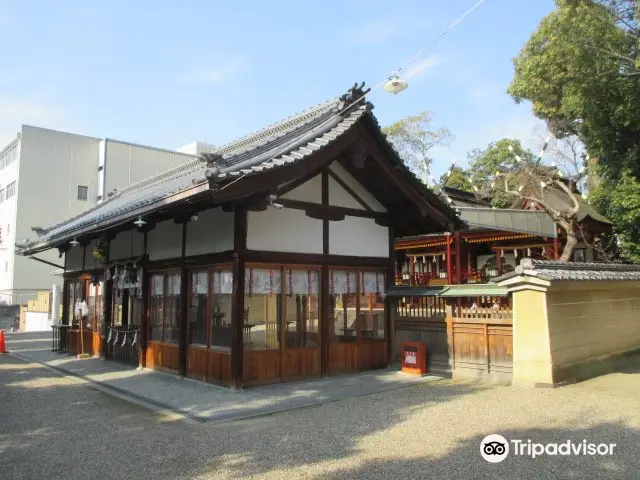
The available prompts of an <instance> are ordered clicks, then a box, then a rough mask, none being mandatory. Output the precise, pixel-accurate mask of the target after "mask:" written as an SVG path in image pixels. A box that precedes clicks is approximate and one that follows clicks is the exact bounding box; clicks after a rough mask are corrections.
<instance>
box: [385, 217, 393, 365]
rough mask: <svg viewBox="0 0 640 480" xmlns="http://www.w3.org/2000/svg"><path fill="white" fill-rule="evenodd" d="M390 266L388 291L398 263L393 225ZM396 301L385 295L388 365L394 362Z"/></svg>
mask: <svg viewBox="0 0 640 480" xmlns="http://www.w3.org/2000/svg"><path fill="white" fill-rule="evenodd" d="M388 230H389V266H388V267H387V275H386V278H385V285H384V291H385V292H386V291H388V290H389V288H391V287H392V286H393V285H394V283H395V279H394V275H395V265H396V251H395V249H394V248H393V244H394V237H395V234H394V231H393V227H389V229H388ZM393 307H394V303H393V302H392V301H391V299H390V298H389V297H388V296H386V295H385V297H384V322H385V330H386V335H385V339H386V341H387V365H391V364H392V363H393V345H394V342H395V334H396V331H395V324H394V322H393V319H394V318H395V315H394V312H393Z"/></svg>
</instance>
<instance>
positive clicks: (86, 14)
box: [0, 0, 553, 173]
mask: <svg viewBox="0 0 640 480" xmlns="http://www.w3.org/2000/svg"><path fill="white" fill-rule="evenodd" d="M474 3H475V0H422V1H420V0H411V1H395V2H391V1H388V0H387V1H377V0H369V1H366V2H365V1H355V0H342V1H340V0H331V1H329V0H325V1H320V0H306V1H300V0H297V1H294V0H271V1H258V0H252V1H244V2H237V1H221V0H216V1H205V0H201V1H195V0H183V1H181V2H177V1H170V0H163V1H150V0H137V1H135V2H132V1H121V0H110V1H99V0H96V1H91V2H86V1H72V0H68V1H64V0H61V1H56V2H45V1H42V0H39V1H35V0H19V1H7V0H0V32H1V33H0V59H1V61H0V145H3V144H4V143H6V141H8V140H9V139H10V138H11V137H13V136H14V135H15V132H17V131H18V130H19V128H20V125H21V124H22V123H29V124H35V125H38V126H43V127H48V128H56V129H57V128H59V129H65V130H68V131H72V132H74V133H82V134H86V135H92V136H96V137H110V138H117V139H121V140H127V141H132V142H136V143H141V144H147V145H154V146H159V147H165V148H172V149H173V148H178V147H180V146H182V145H184V144H186V143H189V142H191V141H194V140H201V141H206V142H210V143H214V144H222V143H225V142H228V141H231V140H233V139H234V138H236V137H238V136H241V135H244V134H246V133H249V132H251V131H253V130H256V129H259V128H261V127H263V126H264V125H266V124H268V123H271V122H275V121H278V120H279V119H281V118H283V117H285V116H288V115H291V114H293V113H295V112H298V111H300V110H303V109H305V108H307V107H309V106H311V105H313V104H315V103H319V102H322V101H324V100H326V99H328V98H331V97H334V96H337V95H340V94H342V93H344V91H346V89H347V88H348V87H349V86H350V85H352V84H353V82H355V81H361V80H365V81H366V82H367V84H369V85H375V84H378V83H379V82H380V81H381V80H383V79H384V78H385V77H386V76H387V75H388V74H389V73H390V72H391V71H393V70H394V69H395V68H397V67H398V66H400V65H401V64H403V63H404V62H406V61H407V60H408V59H409V58H411V57H412V56H413V55H414V54H415V53H416V52H417V51H418V50H419V49H420V48H421V47H422V46H423V45H424V44H426V43H427V42H428V41H429V40H431V39H433V38H434V37H435V36H436V35H438V33H440V32H441V31H442V30H443V29H444V28H446V27H447V26H448V25H449V24H450V23H451V22H453V21H454V20H455V19H456V18H458V17H459V16H460V15H461V14H462V13H463V12H464V11H466V10H467V9H468V8H469V7H471V5H473V4H474ZM552 9H553V1H552V0H518V1H514V0H486V2H485V3H484V4H483V5H482V6H481V7H479V8H478V9H477V10H476V11H475V12H474V13H473V14H471V15H470V16H469V17H467V18H466V19H465V20H464V21H463V22H462V23H461V24H459V25H458V27H457V28H456V29H455V30H453V31H451V32H449V33H448V34H447V35H446V36H445V37H444V38H443V39H441V40H440V41H439V42H438V43H437V44H436V45H435V46H433V47H432V48H429V49H428V50H427V51H426V52H425V53H424V54H423V56H422V57H420V58H419V59H418V60H417V61H416V62H415V63H414V64H413V65H411V66H410V67H408V68H407V69H406V72H405V73H408V74H409V76H410V77H411V78H410V79H409V82H410V87H409V89H407V90H406V91H405V92H403V93H402V94H400V95H398V96H393V95H390V94H388V93H386V92H384V91H383V90H378V91H376V92H374V93H373V94H372V95H371V96H370V100H371V101H372V102H373V103H374V104H375V107H376V108H375V110H374V113H375V114H376V116H377V117H378V119H379V121H380V123H381V124H382V125H386V124H389V123H392V122H394V121H396V120H398V119H400V118H402V117H404V116H407V115H411V114H415V113H418V112H421V111H425V110H427V111H431V112H433V113H434V115H435V123H436V125H437V126H439V125H443V126H447V127H448V128H449V129H450V130H451V131H452V133H453V134H454V135H455V137H456V138H455V141H454V142H453V144H452V145H451V147H449V148H445V149H440V150H438V151H437V152H436V153H437V155H436V162H435V164H434V172H435V173H440V172H442V171H443V170H445V169H446V168H447V167H448V165H449V164H450V162H451V160H452V159H453V158H456V159H458V161H463V160H464V159H465V157H466V153H467V152H468V151H469V150H471V149H472V148H474V147H484V146H486V145H487V144H488V143H489V142H491V141H494V140H497V139H499V138H502V137H505V136H509V137H516V138H520V139H521V140H522V141H524V142H525V143H527V144H532V143H535V138H537V137H540V136H544V133H543V132H544V129H543V128H542V126H541V124H540V122H538V121H537V120H536V119H535V118H534V117H533V116H532V115H531V113H530V110H531V109H530V105H528V104H526V103H525V104H521V105H516V104H515V103H514V102H513V100H512V99H511V98H510V97H509V96H508V95H507V94H506V93H505V90H506V88H507V86H508V84H509V82H510V81H511V78H512V74H513V67H512V63H511V59H512V58H513V57H514V56H515V55H516V54H517V53H518V51H519V50H520V48H521V47H522V45H523V44H524V42H525V41H526V40H527V39H528V38H529V36H530V35H531V33H532V32H533V31H534V30H535V29H536V27H537V25H538V23H539V21H540V20H541V19H542V18H543V17H544V16H545V15H546V14H547V13H549V12H550V11H551V10H552Z"/></svg>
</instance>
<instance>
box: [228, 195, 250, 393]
mask: <svg viewBox="0 0 640 480" xmlns="http://www.w3.org/2000/svg"><path fill="white" fill-rule="evenodd" d="M233 247H234V252H233V267H232V270H233V291H232V294H231V303H232V307H231V374H232V377H233V382H234V384H235V387H236V388H241V387H242V381H243V374H244V361H243V360H244V340H243V327H244V270H245V255H246V251H247V210H246V208H243V207H241V206H238V207H237V208H236V210H235V212H234V232H233Z"/></svg>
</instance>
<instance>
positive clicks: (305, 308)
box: [284, 269, 320, 348]
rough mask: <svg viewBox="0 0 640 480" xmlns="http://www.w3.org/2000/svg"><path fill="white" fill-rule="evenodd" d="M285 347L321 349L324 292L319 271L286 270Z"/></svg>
mask: <svg viewBox="0 0 640 480" xmlns="http://www.w3.org/2000/svg"><path fill="white" fill-rule="evenodd" d="M284 272H285V278H284V282H285V289H284V290H285V297H284V312H285V313H284V329H285V337H284V338H285V347H287V348H301V347H317V346H319V344H320V343H319V341H318V340H319V337H318V335H319V327H320V311H319V308H320V296H319V295H320V293H319V292H320V291H319V272H318V271H317V270H297V269H296V270H290V269H286V270H285V271H284Z"/></svg>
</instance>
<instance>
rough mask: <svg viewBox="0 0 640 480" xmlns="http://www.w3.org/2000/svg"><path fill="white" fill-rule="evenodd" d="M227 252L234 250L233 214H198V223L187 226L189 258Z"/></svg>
mask: <svg viewBox="0 0 640 480" xmlns="http://www.w3.org/2000/svg"><path fill="white" fill-rule="evenodd" d="M227 250H233V212H224V211H222V209H221V208H212V209H210V210H204V211H202V212H199V213H198V221H197V222H189V223H188V224H187V246H186V250H185V254H186V255H187V256H190V255H205V254H207V253H216V252H224V251H227Z"/></svg>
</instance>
